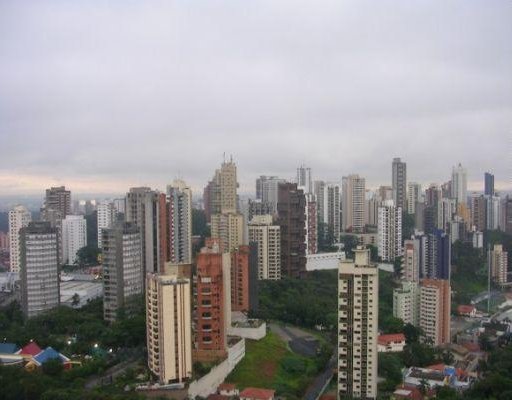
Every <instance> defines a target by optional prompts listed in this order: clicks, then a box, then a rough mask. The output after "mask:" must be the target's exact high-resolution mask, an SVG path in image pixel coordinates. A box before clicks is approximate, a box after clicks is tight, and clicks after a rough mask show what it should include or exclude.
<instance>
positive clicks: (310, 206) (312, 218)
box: [305, 193, 318, 254]
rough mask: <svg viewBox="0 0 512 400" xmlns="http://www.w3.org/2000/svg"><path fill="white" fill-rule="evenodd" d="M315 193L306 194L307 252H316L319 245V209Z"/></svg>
mask: <svg viewBox="0 0 512 400" xmlns="http://www.w3.org/2000/svg"><path fill="white" fill-rule="evenodd" d="M316 204H317V203H316V201H315V195H314V194H312V193H307V194H306V208H305V214H306V254H316V252H317V247H318V211H317V208H316Z"/></svg>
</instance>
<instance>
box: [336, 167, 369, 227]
mask: <svg viewBox="0 0 512 400" xmlns="http://www.w3.org/2000/svg"><path fill="white" fill-rule="evenodd" d="M365 186H366V185H365V179H364V178H361V177H360V176H359V175H349V176H344V177H343V180H342V201H341V207H342V213H341V214H342V226H341V227H342V229H343V231H354V232H362V231H363V229H364V223H365V193H366V187H365Z"/></svg>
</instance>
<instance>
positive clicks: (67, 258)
mask: <svg viewBox="0 0 512 400" xmlns="http://www.w3.org/2000/svg"><path fill="white" fill-rule="evenodd" d="M85 246H87V221H86V220H85V218H84V217H83V215H66V218H64V219H63V220H62V255H63V263H64V264H74V263H75V262H76V260H77V253H78V250H80V249H81V248H82V247H85Z"/></svg>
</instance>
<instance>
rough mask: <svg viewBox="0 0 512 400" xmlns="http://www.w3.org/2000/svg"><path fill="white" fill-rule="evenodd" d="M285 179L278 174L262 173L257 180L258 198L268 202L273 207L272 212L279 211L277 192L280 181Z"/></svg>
mask: <svg viewBox="0 0 512 400" xmlns="http://www.w3.org/2000/svg"><path fill="white" fill-rule="evenodd" d="M284 182H285V180H284V179H281V178H278V177H277V176H265V175H262V176H260V177H259V178H258V179H257V180H256V198H257V199H260V200H261V201H262V203H266V204H268V205H269V206H270V207H271V210H272V212H271V214H276V213H277V193H278V186H279V183H284Z"/></svg>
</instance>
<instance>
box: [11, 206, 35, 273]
mask: <svg viewBox="0 0 512 400" xmlns="http://www.w3.org/2000/svg"><path fill="white" fill-rule="evenodd" d="M30 221H32V216H31V214H30V211H28V210H27V209H26V208H25V207H24V206H21V205H17V206H15V207H14V208H13V209H12V210H11V211H9V248H10V260H11V267H10V271H11V272H20V264H21V259H20V257H21V253H20V230H21V228H25V227H27V226H28V224H29V223H30Z"/></svg>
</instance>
